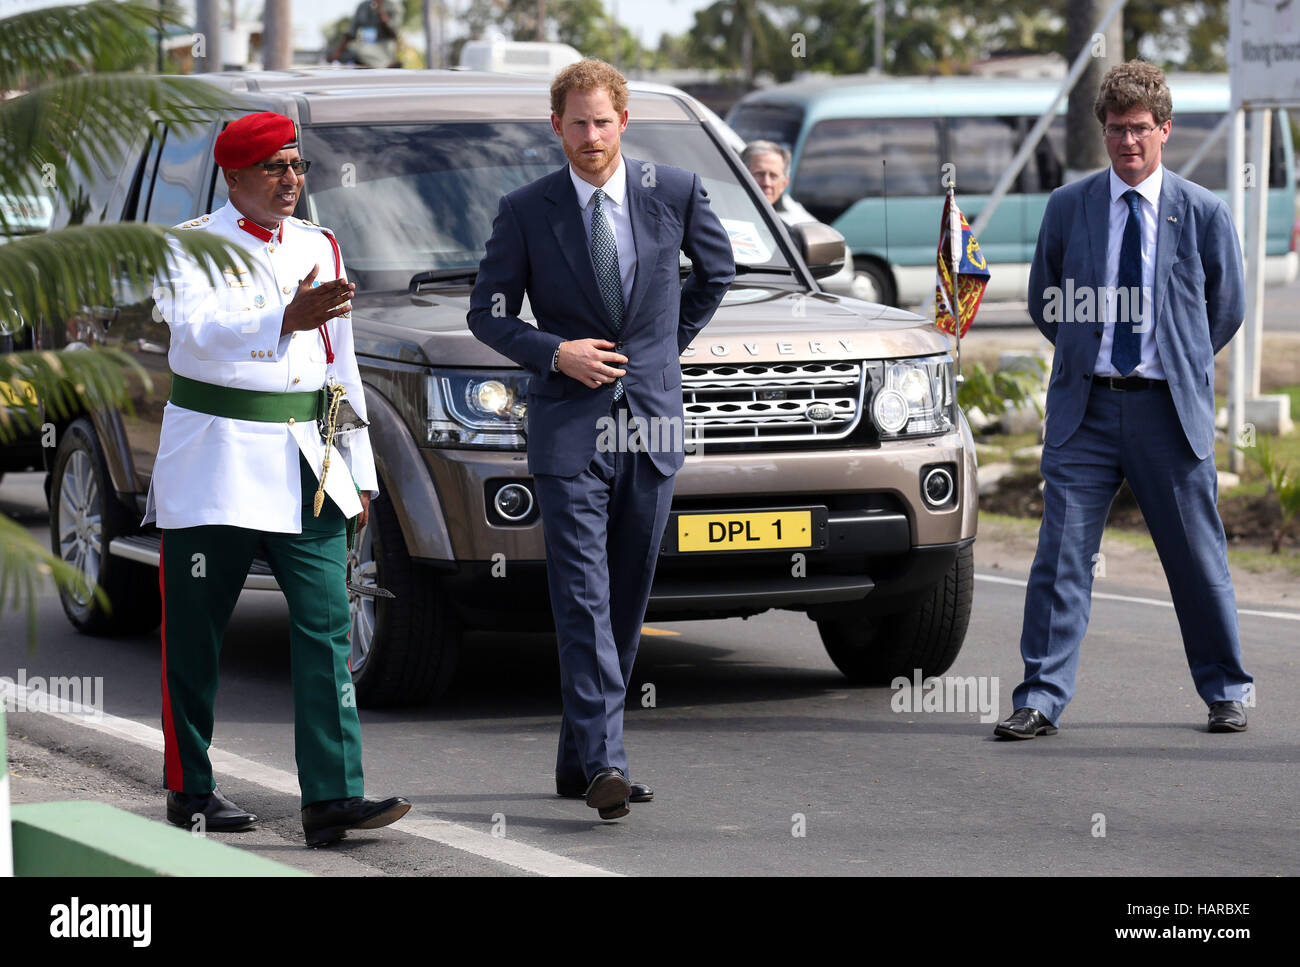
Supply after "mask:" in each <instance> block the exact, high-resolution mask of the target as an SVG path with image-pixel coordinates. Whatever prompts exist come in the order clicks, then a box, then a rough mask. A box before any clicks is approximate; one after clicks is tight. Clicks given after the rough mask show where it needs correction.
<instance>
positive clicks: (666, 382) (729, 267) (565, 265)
mask: <svg viewBox="0 0 1300 967" xmlns="http://www.w3.org/2000/svg"><path fill="white" fill-rule="evenodd" d="M623 162H624V164H625V165H626V166H627V205H628V213H629V217H630V219H631V223H632V237H633V242H634V244H635V246H636V275H635V278H634V279H633V282H632V295H631V298H630V299H629V300H628V304H627V306H626V307H625V310H624V313H623V326H622V328H621V330H619V331H618V332H617V333H616V332H615V331H614V326H613V322H612V321H611V320H610V317H609V313H608V312H607V311H606V309H605V306H604V303H603V302H602V301H601V298H600V292H599V290H598V289H597V287H596V270H595V268H594V267H593V265H592V261H591V249H590V246H589V245H588V242H587V232H586V228H585V227H584V225H583V221H582V212H581V210H580V209H579V208H578V195H577V192H576V191H575V190H574V188H573V182H572V180H571V179H570V176H569V166H568V165H565V166H564V167H563V168H560V169H559V170H558V171H555V172H553V173H551V174H549V175H545V176H543V177H541V178H539V179H537V180H536V181H534V182H533V183H531V184H528V185H525V186H524V187H522V188H518V189H516V190H515V191H512V192H511V193H510V194H508V195H506V196H505V197H504V198H502V199H501V205H500V208H499V209H498V211H497V217H496V221H495V222H493V224H492V237H491V238H490V239H488V242H487V247H486V251H485V254H484V256H483V261H482V262H480V263H479V270H478V279H477V281H476V282H475V283H474V291H473V293H472V294H471V295H470V308H469V313H468V315H467V320H468V322H469V328H470V330H471V331H472V332H473V333H474V335H475V336H477V337H478V338H479V339H480V340H481V341H482V342H484V343H486V344H487V345H489V346H491V347H492V348H493V349H495V350H496V351H497V352H499V353H501V355H503V356H506V357H507V358H509V359H511V360H513V361H514V362H516V363H518V364H519V365H520V366H523V367H524V368H526V369H528V370H531V372H532V379H531V381H530V385H529V389H528V417H527V419H528V468H529V470H531V471H532V472H533V473H547V474H555V475H556V476H561V477H571V476H573V475H574V474H577V473H580V472H581V471H583V470H585V469H586V468H587V465H588V464H589V463H590V462H591V458H592V456H593V454H594V453H595V452H596V440H597V437H598V436H599V434H600V426H599V423H598V421H599V419H600V417H602V416H605V415H608V414H609V412H610V406H611V402H612V401H611V396H612V394H613V392H614V388H613V384H609V385H606V386H601V387H597V388H592V387H588V386H584V385H583V384H582V383H580V382H578V381H577V380H575V379H572V378H571V377H569V376H566V375H564V374H563V373H552V372H551V359H552V358H553V357H554V355H555V350H556V348H557V347H558V346H559V345H560V343H561V342H564V341H566V340H570V339H608V340H609V341H611V342H614V343H616V344H617V345H618V347H619V348H618V350H617V351H618V352H621V353H622V354H623V355H624V356H626V357H627V358H628V361H627V364H626V365H624V366H623V367H622V368H623V369H625V370H626V371H627V375H626V376H624V377H623V388H624V392H625V393H626V395H627V401H628V406H629V408H630V409H631V410H632V413H633V415H634V416H638V417H642V418H646V419H649V418H654V417H658V418H660V419H668V420H671V419H675V420H676V421H677V424H676V425H677V426H679V427H680V426H682V391H681V384H682V373H681V364H680V360H679V357H680V356H681V353H682V352H683V351H684V350H685V349H686V347H687V346H688V345H690V342H691V340H692V339H694V338H695V334H696V333H697V332H699V330H700V329H701V328H702V327H703V326H704V324H705V323H707V322H708V321H709V319H710V318H711V317H712V316H713V312H714V310H715V309H717V307H718V304H719V303H720V302H721V301H722V297H723V296H724V295H725V294H726V292H727V288H728V286H730V284H731V281H732V279H733V278H735V268H736V267H735V261H734V259H733V258H732V254H731V241H730V239H729V238H728V236H727V233H726V231H725V230H724V229H723V227H722V224H721V223H720V222H719V221H718V218H717V216H716V215H715V214H714V213H713V210H712V209H711V208H710V207H709V203H708V197H707V194H706V193H705V191H704V188H703V186H702V185H701V184H700V179H699V177H698V176H697V175H695V174H694V173H692V172H689V171H685V170H683V169H681V168H673V167H670V166H668V165H661V164H654V165H648V164H647V165H643V164H642V163H641V162H639V161H634V160H632V159H631V158H628V157H626V156H625V157H624V159H623ZM679 251H682V252H685V253H686V255H687V257H688V258H689V259H690V260H691V263H692V271H691V274H690V276H689V277H688V278H687V279H686V282H685V284H683V283H682V281H681V275H680V272H679V269H678V254H677V253H678V252H679ZM525 293H527V295H528V302H529V305H530V306H531V309H532V313H533V316H534V318H535V319H536V320H537V327H536V328H534V327H532V326H530V325H529V324H528V323H526V322H524V321H523V320H522V319H520V318H519V311H520V308H521V306H522V302H523V297H524V294H525ZM670 438H675V440H676V445H675V447H673V448H672V449H669V450H666V451H655V450H651V451H650V457H651V459H652V460H653V461H654V464H655V466H656V467H657V468H658V469H659V471H660V472H661V473H664V474H671V473H675V472H676V471H677V470H678V469H679V468H680V467H681V465H682V462H683V452H682V445H681V433H680V432H678V433H677V434H675V435H673V436H672V437H670Z"/></svg>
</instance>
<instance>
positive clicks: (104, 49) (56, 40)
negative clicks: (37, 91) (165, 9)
mask: <svg viewBox="0 0 1300 967" xmlns="http://www.w3.org/2000/svg"><path fill="white" fill-rule="evenodd" d="M160 24H162V25H170V26H180V25H181V21H179V20H177V19H176V18H175V17H173V16H168V15H162V16H160V15H159V11H158V8H157V7H156V6H149V5H147V4H143V3H117V2H115V0H97V2H95V3H87V4H79V5H77V6H67V7H45V8H43V9H39V10H29V11H26V12H24V13H19V14H14V15H13V16H11V17H5V18H4V19H0V36H3V37H4V53H5V56H4V58H2V59H0V90H10V91H16V90H22V89H24V88H26V87H30V86H32V85H33V84H36V83H39V82H41V81H43V80H46V79H48V78H51V77H64V76H68V75H70V74H76V73H81V72H82V71H85V70H88V69H92V70H124V69H127V68H130V67H134V66H137V65H144V64H148V63H150V62H151V61H152V59H153V54H154V50H153V41H152V38H151V31H156V30H158V29H159V27H160Z"/></svg>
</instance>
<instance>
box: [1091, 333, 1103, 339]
mask: <svg viewBox="0 0 1300 967" xmlns="http://www.w3.org/2000/svg"><path fill="white" fill-rule="evenodd" d="M1093 335H1094V336H1096V337H1097V338H1098V339H1100V338H1101V333H1099V332H1094V333H1093Z"/></svg>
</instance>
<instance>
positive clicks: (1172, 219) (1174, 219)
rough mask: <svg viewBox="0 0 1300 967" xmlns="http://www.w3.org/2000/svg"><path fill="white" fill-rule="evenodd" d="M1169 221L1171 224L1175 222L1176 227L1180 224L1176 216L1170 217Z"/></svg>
mask: <svg viewBox="0 0 1300 967" xmlns="http://www.w3.org/2000/svg"><path fill="white" fill-rule="evenodd" d="M1169 220H1170V221H1171V222H1173V223H1174V224H1175V225H1177V224H1178V219H1177V217H1175V216H1174V215H1170V216H1169Z"/></svg>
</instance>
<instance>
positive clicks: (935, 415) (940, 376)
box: [871, 356, 956, 437]
mask: <svg viewBox="0 0 1300 967" xmlns="http://www.w3.org/2000/svg"><path fill="white" fill-rule="evenodd" d="M882 379H883V382H882V383H881V385H880V386H878V387H877V388H876V392H875V396H874V398H873V399H872V401H871V416H872V418H873V419H874V420H875V422H876V427H877V428H878V429H879V430H880V435H881V436H883V437H894V436H915V435H923V434H935V433H947V432H948V431H949V430H951V429H952V428H953V426H954V425H955V422H954V421H955V413H954V399H955V395H956V394H955V391H954V388H953V374H952V357H951V356H924V357H921V358H919V359H894V360H890V361H888V362H886V363H885V365H884V373H883V377H882Z"/></svg>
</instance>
